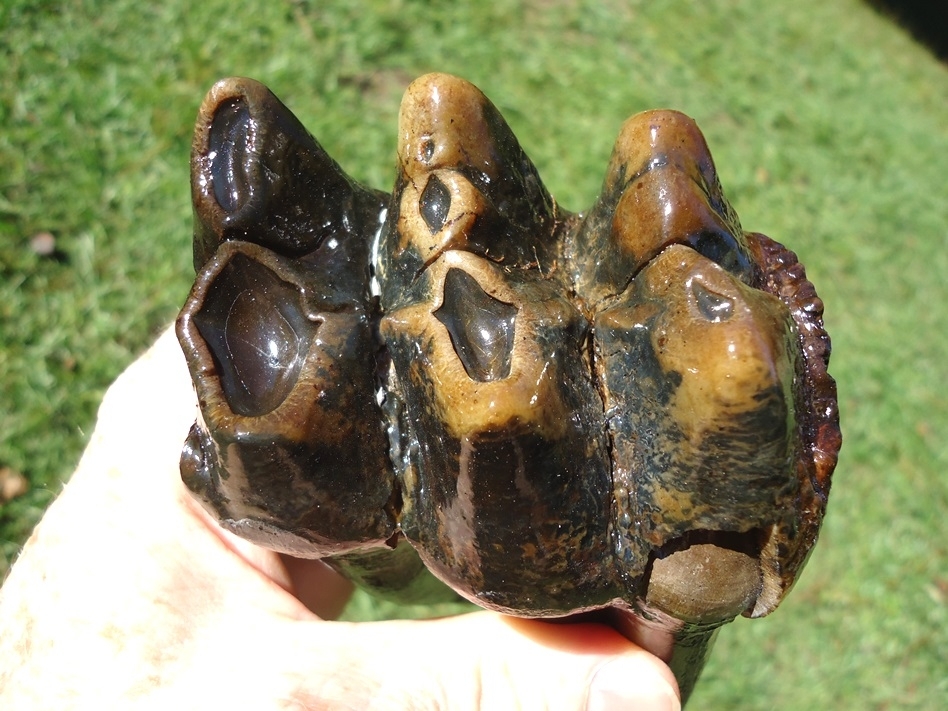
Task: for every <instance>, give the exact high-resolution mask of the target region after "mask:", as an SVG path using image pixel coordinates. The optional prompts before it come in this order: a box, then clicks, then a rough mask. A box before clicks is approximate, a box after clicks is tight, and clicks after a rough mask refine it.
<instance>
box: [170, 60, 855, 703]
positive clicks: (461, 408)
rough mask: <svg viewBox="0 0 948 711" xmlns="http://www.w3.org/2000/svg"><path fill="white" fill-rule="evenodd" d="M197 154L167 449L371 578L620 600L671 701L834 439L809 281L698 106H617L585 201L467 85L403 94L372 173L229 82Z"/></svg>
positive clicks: (231, 495)
mask: <svg viewBox="0 0 948 711" xmlns="http://www.w3.org/2000/svg"><path fill="white" fill-rule="evenodd" d="M191 166H192V170H191V178H192V196H193V201H194V211H195V230H194V262H195V267H196V269H197V271H198V275H197V279H196V281H195V285H194V289H193V290H192V292H191V296H190V297H189V299H188V301H187V303H186V304H185V307H184V309H183V310H182V313H181V316H180V318H179V321H178V334H179V338H180V340H181V343H182V347H183V348H184V351H185V354H186V356H187V359H188V364H189V366H190V368H191V372H192V375H193V378H194V382H195V387H196V389H197V392H198V396H199V402H200V408H201V410H200V414H199V417H198V421H197V422H196V423H195V426H194V427H193V428H192V431H191V434H190V436H189V437H188V440H187V443H186V444H185V447H184V452H183V455H182V467H181V468H182V476H183V477H184V481H185V483H186V484H187V486H188V487H189V488H190V489H191V490H192V492H193V493H194V494H195V496H197V498H198V499H199V500H200V501H201V502H202V503H203V504H204V505H205V507H207V508H208V510H210V511H211V512H212V513H213V514H214V515H215V516H217V517H218V519H219V520H220V521H221V522H222V524H223V525H225V526H227V527H229V528H230V529H232V530H234V531H236V532H238V533H240V534H241V535H244V536H246V537H248V538H250V539H251V540H254V541H256V542H257V543H260V544H263V545H267V546H270V547H272V548H275V549H277V550H281V551H283V552H286V553H291V554H293V555H297V556H305V557H322V558H325V559H326V560H327V561H329V562H330V564H332V565H334V566H336V567H337V568H338V569H339V570H341V571H342V572H343V573H344V574H346V575H348V576H349V577H351V578H352V579H353V580H355V581H356V582H357V583H359V584H360V585H363V586H365V587H366V588H368V589H370V590H373V591H375V592H386V591H388V592H391V591H393V590H395V591H398V593H399V594H400V595H401V596H402V597H403V598H405V597H411V596H416V595H422V594H423V595H431V594H434V595H435V596H437V595H438V594H439V593H438V592H437V588H433V587H432V586H431V585H430V584H429V583H428V582H425V581H426V578H427V577H428V573H427V571H428V570H430V571H431V572H432V573H434V575H435V576H436V577H437V578H438V579H440V580H441V581H443V582H444V583H445V584H446V585H447V586H449V587H450V588H451V589H453V590H454V591H456V592H457V593H458V594H460V595H462V596H464V597H466V598H468V599H469V600H472V601H474V602H476V603H478V604H480V605H482V606H485V607H488V608H492V609H495V610H501V611H503V612H507V613H511V614H515V615H521V616H534V617H551V616H567V615H572V614H576V613H582V612H594V611H600V610H603V611H612V613H614V614H613V617H612V621H613V623H614V624H616V625H617V626H618V627H619V628H620V629H621V630H622V631H623V632H624V633H626V634H627V635H628V636H629V637H631V638H633V639H635V640H636V641H638V642H640V643H641V644H643V645H644V646H646V647H647V648H649V649H651V650H652V651H653V652H655V653H656V654H659V655H660V656H662V657H663V658H665V659H666V660H668V661H670V663H671V665H672V668H673V669H674V671H675V673H676V675H677V676H678V678H679V682H680V684H681V686H682V690H683V693H684V694H685V695H687V693H688V691H689V690H690V688H691V687H692V686H693V684H694V682H695V680H696V678H697V674H698V673H699V672H700V669H701V666H702V665H703V663H704V658H705V657H706V652H707V647H708V645H709V644H710V640H711V638H712V637H713V631H714V630H715V629H716V628H717V627H719V626H720V625H722V624H724V623H726V622H728V621H730V620H731V619H733V618H734V617H735V616H737V615H739V614H744V615H748V616H755V617H756V616H760V615H764V614H767V613H768V612H770V611H771V610H773V609H774V607H776V605H777V604H778V603H779V602H780V600H781V599H782V598H783V596H784V595H786V593H787V591H788V590H789V588H790V587H791V585H792V584H793V582H794V580H795V579H796V577H797V575H798V574H799V572H800V570H801V568H802V566H803V564H804V562H805V561H806V558H807V555H808V553H809V551H810V549H811V548H812V546H813V544H814V543H815V541H816V538H817V534H818V531H819V527H820V523H821V521H822V517H823V513H824V511H825V507H826V500H827V496H828V493H829V486H830V477H831V474H832V471H833V468H834V466H835V464H836V456H837V452H838V450H839V446H840V431H839V418H838V412H837V409H836V390H835V384H834V382H833V380H832V378H831V377H830V376H829V375H828V373H827V364H828V362H829V353H830V342H829V338H828V336H827V335H826V332H825V330H824V329H823V323H822V311H823V305H822V302H820V300H819V298H818V297H817V296H816V292H815V290H814V289H813V286H812V284H810V282H809V281H807V279H806V275H805V273H804V270H803V267H802V266H801V265H800V264H799V263H798V261H797V259H796V256H795V255H794V254H793V253H792V252H790V251H789V250H787V249H786V248H784V247H783V246H781V245H780V244H778V243H777V242H774V241H773V240H770V239H769V238H767V237H764V236H763V235H759V234H755V233H747V232H744V231H743V229H742V227H741V224H740V222H739V220H738V218H737V215H736V213H735V212H734V210H733V209H732V208H731V206H730V205H729V204H728V202H727V200H726V198H725V197H724V193H723V190H722V188H721V185H720V182H719V180H718V176H717V172H716V170H715V166H714V163H713V161H712V159H711V154H710V151H709V150H708V146H707V145H706V143H705V140H704V138H703V136H702V135H701V132H700V131H699V130H698V128H697V126H696V125H695V123H694V121H692V120H691V119H689V118H688V117H686V116H684V115H682V114H680V113H677V112H674V111H650V112H645V113H642V114H638V115H636V116H633V117H632V118H630V119H629V120H628V121H627V122H626V123H625V124H624V125H623V126H622V129H621V131H620V134H619V138H618V140H617V141H616V144H615V148H614V150H613V154H612V158H611V159H610V162H609V165H608V167H607V170H606V176H605V180H604V183H603V188H602V192H601V194H600V196H599V198H598V199H597V200H596V201H595V203H594V204H593V206H592V207H591V208H590V209H589V210H588V211H587V212H585V213H579V214H574V213H571V212H568V211H566V210H564V209H563V208H561V207H560V206H559V205H557V203H556V202H555V201H554V200H553V198H552V197H551V196H550V194H549V193H548V192H547V190H546V188H545V187H544V186H543V183H542V181H541V180H540V177H539V174H538V172H537V169H536V167H535V166H534V165H533V163H532V162H531V161H530V160H529V158H527V156H526V154H525V153H524V151H523V149H522V148H521V146H520V144H519V143H518V142H517V139H516V138H515V137H514V135H513V132H512V131H511V130H510V127H509V126H508V125H507V123H506V122H505V121H504V119H503V117H502V116H501V114H500V112H499V111H498V110H497V108H496V107H495V106H494V105H493V104H491V103H490V101H489V100H488V99H487V98H486V97H485V96H484V95H483V94H482V93H481V92H480V91H479V90H478V89H477V88H476V87H474V86H473V85H471V84H469V83H468V82H465V81H463V80H461V79H457V78H455V77H450V76H447V75H442V74H432V75H427V76H424V77H421V78H420V79H418V80H417V81H415V82H414V83H412V84H411V86H409V87H408V90H407V92H406V94H405V98H404V100H403V103H402V108H401V112H400V116H399V126H398V147H397V170H396V177H395V184H394V188H393V190H392V192H391V193H390V194H383V193H381V192H379V191H377V190H373V189H369V188H366V187H363V186H361V185H359V184H358V183H356V182H355V181H353V180H352V179H351V178H349V177H348V176H347V175H346V174H345V173H344V172H343V171H342V169H341V168H340V167H339V166H338V165H337V164H336V163H335V162H334V161H333V160H332V159H331V158H330V157H329V156H328V155H327V153H326V152H325V151H324V150H323V149H322V147H320V145H319V144H318V143H317V142H316V141H315V140H314V139H313V138H312V137H311V136H310V135H309V134H308V133H307V132H306V130H305V129H304V128H303V126H302V124H301V123H300V122H299V121H298V120H297V119H296V118H295V117H294V116H293V115H292V113H290V111H289V110H288V109H287V108H286V107H285V106H283V104H281V103H280V102H279V100H277V99H276V97H274V96H273V94H271V93H270V92H269V90H267V89H266V88H265V87H263V86H262V85H260V84H258V83H257V82H254V81H252V80H249V79H228V80H224V81H222V82H219V83H218V84H217V85H215V86H214V88H213V89H212V90H211V92H210V93H209V94H208V96H207V98H206V99H205V101H204V103H203V104H202V106H201V109H200V112H199V114H198V121H197V126H196V130H195V138H194V143H193V152H192V163H191ZM442 590H446V588H442ZM429 599H430V598H429Z"/></svg>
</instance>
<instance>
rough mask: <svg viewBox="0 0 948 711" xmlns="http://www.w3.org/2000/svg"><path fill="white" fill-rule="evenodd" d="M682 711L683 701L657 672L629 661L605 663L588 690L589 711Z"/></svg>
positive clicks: (587, 706)
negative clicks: (631, 710)
mask: <svg viewBox="0 0 948 711" xmlns="http://www.w3.org/2000/svg"><path fill="white" fill-rule="evenodd" d="M624 709H642V710H643V711H681V702H679V701H678V696H677V695H676V694H675V691H674V690H673V689H672V688H671V686H670V685H669V683H668V681H666V680H665V678H664V677H662V676H661V675H660V674H659V673H658V672H656V671H655V670H654V669H652V668H649V667H646V666H645V665H643V664H640V663H636V662H635V661H633V660H630V659H615V660H613V661H611V662H606V663H605V664H603V665H602V666H601V667H599V669H598V670H597V671H596V673H595V675H594V676H593V679H592V683H591V684H590V687H589V696H588V697H587V700H586V711H622V710H624Z"/></svg>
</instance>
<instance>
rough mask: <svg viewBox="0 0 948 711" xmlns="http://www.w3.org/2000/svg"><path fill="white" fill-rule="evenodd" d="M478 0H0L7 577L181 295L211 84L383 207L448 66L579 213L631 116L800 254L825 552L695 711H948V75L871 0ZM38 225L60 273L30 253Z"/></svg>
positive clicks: (1, 447) (704, 685) (1, 423)
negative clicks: (680, 134)
mask: <svg viewBox="0 0 948 711" xmlns="http://www.w3.org/2000/svg"><path fill="white" fill-rule="evenodd" d="M483 5H484V6H478V7H476V8H475V7H474V3H470V7H467V6H466V5H465V4H462V3H447V2H431V3H420V2H419V3H413V2H381V1H379V2H366V3H362V4H356V3H344V2H315V1H314V2H305V1H296V2H290V1H286V2H270V3H264V2H258V3H243V2H235V1H234V0H230V1H229V2H221V1H220V0H206V1H205V2H201V3H192V2H191V0H169V1H167V2H162V3H138V2H133V1H132V0H114V1H113V2H92V1H86V2H83V1H80V0H73V1H71V2H69V1H63V2H38V1H36V0H32V1H29V2H27V1H25V0H5V2H4V3H3V5H2V7H0V466H4V465H5V466H8V467H11V468H12V469H14V470H16V471H19V472H22V473H23V474H24V475H25V476H26V477H27V478H28V480H29V483H30V488H29V491H28V492H27V493H26V494H24V495H22V496H19V497H17V498H15V499H13V500H12V501H10V502H8V503H5V504H0V576H2V574H3V572H4V570H5V569H6V567H7V566H8V565H9V563H10V562H11V561H12V559H13V557H14V556H15V554H16V551H17V550H18V547H19V545H20V544H21V543H22V540H23V538H24V537H25V536H26V535H27V534H28V532H29V530H30V529H31V527H32V526H33V525H34V524H35V522H36V521H37V520H38V517H39V516H40V515H41V514H42V511H43V509H44V508H45V506H47V505H48V504H49V502H50V501H51V500H52V499H53V498H54V497H55V496H56V494H57V492H58V491H60V489H61V481H62V480H63V479H64V478H65V477H67V476H68V475H69V473H70V472H71V470H72V468H73V467H74V465H75V462H76V461H77V458H78V455H79V453H80V451H81V448H82V446H83V444H84V442H85V440H86V438H87V437H88V435H89V433H90V432H91V428H92V425H93V422H94V415H95V408H96V406H97V403H98V400H99V399H100V397H101V394H102V392H103V389H104V388H105V387H106V386H107V384H108V383H109V382H110V381H111V380H112V379H113V378H114V377H115V376H116V375H117V374H118V373H119V372H120V371H121V369H122V368H123V367H124V366H125V365H126V364H127V363H128V362H130V361H131V360H132V359H133V358H134V356H135V355H136V354H137V353H139V352H140V351H141V350H142V349H143V348H144V347H145V346H146V345H147V344H148V343H149V342H150V340H151V339H153V338H154V336H155V335H156V334H157V333H158V332H159V331H160V330H161V329H162V327H163V326H164V325H165V324H167V323H169V322H170V321H171V320H172V319H173V317H174V316H175V314H176V312H177V309H178V308H179V307H180V305H181V303H182V302H183V300H184V298H185V296H186V294H187V292H188V289H189V285H190V282H191V279H192V278H193V274H192V271H191V266H190V259H191V257H190V204H189V189H188V165H187V161H188V151H189V141H190V135H191V127H192V122H193V120H194V116H195V112H196V110H197V106H198V104H199V103H200V100H201V98H202V96H203V95H204V93H205V92H206V91H207V89H208V88H209V87H210V86H211V84H212V83H213V82H214V81H215V80H216V79H218V78H220V77H223V76H228V75H246V76H252V77H254V78H257V79H259V80H261V81H263V82H264V83H266V84H268V85H269V86H270V87H271V88H272V89H273V90H274V92H275V93H276V94H277V95H278V96H279V97H280V98H281V99H282V100H283V101H284V102H285V103H286V104H287V105H288V106H289V107H290V108H291V109H292V110H293V111H294V112H295V113H296V114H297V115H298V116H299V117H300V118H301V119H302V121H303V122H304V124H305V125H306V126H307V127H308V128H309V129H310V131H312V132H313V134H314V135H315V136H316V137H317V139H318V140H319V141H320V142H321V143H322V144H323V146H324V147H325V148H326V149H327V150H328V151H329V152H330V154H331V155H332V156H333V157H334V158H335V159H336V160H337V161H339V163H340V164H341V165H342V166H343V168H344V169H345V170H347V171H348V172H349V173H350V174H351V175H353V176H354V177H356V178H357V179H359V180H361V181H363V182H365V183H367V184H369V185H372V186H375V187H380V188H385V189H388V188H389V187H390V186H391V184H392V181H393V179H394V171H393V164H394V150H395V128H396V115H397V110H398V102H399V99H400V97H401V93H402V92H403V90H404V88H405V87H406V86H407V84H408V83H409V82H410V81H411V79H413V78H415V77H416V76H418V75H420V74H422V73H425V72H428V71H435V70H437V71H447V72H451V73H455V74H458V75H460V76H463V77H465V78H467V79H469V80H470V81H472V82H474V83H475V84H477V85H478V86H480V87H481V89H483V90H484V92H485V93H486V94H487V95H488V96H489V97H490V98H491V99H492V100H493V101H494V103H496V104H497V105H498V106H499V108H500V109H501V111H502V112H503V114H504V115H505V117H506V118H507V120H508V121H509V122H510V124H511V126H512V127H513V129H514V131H515V133H516V134H517V135H518V137H519V138H520V140H521V141H522V143H523V145H524V147H525V148H526V150H527V152H528V153H529V155H530V156H531V157H532V158H533V160H534V162H535V163H536V164H537V166H538V168H539V170H540V173H541V175H542V176H543V178H544V180H545V182H546V184H547V187H548V188H549V189H550V190H551V192H552V193H553V194H554V195H555V196H556V197H557V199H558V200H559V201H560V202H561V203H562V204H563V205H564V206H566V207H567V208H569V209H573V210H579V209H584V208H585V207H587V206H588V205H590V203H591V202H592V200H593V198H594V196H595V195H596V193H597V192H598V189H599V185H600V183H601V180H602V176H603V172H604V170H605V166H606V162H607V160H608V157H609V153H610V151H611V148H612V143H613V141H614V139H615V136H616V133H617V131H618V128H619V126H620V125H621V123H622V121H623V120H624V119H625V118H626V117H627V116H629V115H631V114H632V113H634V112H636V111H640V110H643V109H647V108H655V107H669V108H677V109H680V110H682V111H684V112H686V113H688V114H690V115H691V116H693V117H694V118H695V119H696V120H697V121H698V124H699V125H700V126H701V127H702V129H703V131H704V133H705V135H706V137H707V139H708V143H709V144H710V146H711V150H712V153H713V154H714V156H715V160H716V163H717V166H718V170H719V173H720V176H721V180H722V182H723V184H724V187H725V191H726V192H727V194H728V196H729V198H730V199H731V201H732V203H733V204H734V206H735V208H736V209H737V211H738V213H739V214H740V216H741V219H742V222H743V224H744V226H745V228H746V229H749V230H754V231H761V232H764V233H767V234H769V235H770V236H772V237H774V238H775V239H778V240H779V241H782V242H784V243H785V244H787V245H788V246H789V247H791V248H792V249H794V250H795V251H796V252H797V253H798V254H799V255H800V257H801V260H802V261H803V263H804V264H806V265H807V268H808V274H809V276H810V278H811V279H812V281H813V282H814V283H815V284H816V286H817V289H818V290H819V293H820V295H821V296H822V297H823V299H824V301H825V303H826V305H827V311H826V323H827V327H828V329H829V332H830V334H831V335H832V337H833V344H834V354H833V359H832V362H831V368H830V370H831V373H832V374H833V375H834V376H835V377H836V378H837V380H838V383H839V391H840V408H841V412H842V418H843V431H844V447H843V452H842V457H841V461H840V465H839V468H838V470H837V474H836V477H835V483H834V489H833V492H832V496H831V499H830V506H829V513H828V516H827V519H826V522H825V525H824V528H823V535H822V539H821V542H820V545H819V546H818V547H817V549H816V550H815V552H814V554H813V556H812V558H811V560H810V563H809V566H808V568H807V569H806V570H805V571H804V573H803V575H802V578H801V580H800V583H799V584H798V585H797V587H796V589H795V590H794V591H793V593H792V594H791V595H790V596H789V598H788V599H787V601H786V602H785V603H784V604H783V605H782V606H781V607H780V609H779V610H778V611H777V612H775V613H774V614H773V615H772V616H771V617H769V618H765V619H763V620H754V621H750V620H743V619H741V620H738V621H737V622H735V623H734V624H732V625H730V626H729V627H727V628H726V629H725V630H724V631H723V632H722V634H721V636H720V640H719V642H718V646H717V649H716V651H715V653H714V655H713V657H712V660H711V662H710V664H709V665H708V667H707V669H706V671H705V675H704V679H703V681H702V682H701V683H700V684H699V686H698V690H697V692H696V693H695V695H694V697H693V701H692V704H691V706H692V707H693V708H695V709H701V708H709V709H731V708H740V709H823V708H835V709H887V708H899V709H902V708H908V709H916V708H917V709H938V708H942V707H943V705H944V703H945V700H946V699H948V661H946V660H948V476H946V474H945V472H946V469H948V445H946V441H948V438H946V435H948V398H946V386H945V383H946V382H948V71H946V68H945V66H944V65H941V64H939V63H938V62H936V61H935V60H934V59H933V58H932V57H931V56H930V55H929V54H928V53H927V52H926V51H925V50H924V49H922V48H920V47H918V46H917V45H915V44H914V43H913V42H912V41H911V39H910V38H909V37H908V35H907V34H906V33H904V32H902V31H901V30H899V29H898V28H896V27H895V26H893V25H892V24H891V23H889V22H888V21H886V20H885V19H883V18H882V17H880V16H879V15H877V14H875V13H874V12H873V11H872V10H871V9H869V8H868V7H867V6H865V5H863V4H862V3H860V2H857V1H856V0H795V1H794V2H780V3H762V2H758V1H757V0H747V1H742V0H733V1H730V2H717V3H693V2H690V1H688V0H663V1H661V2H645V1H641V2H618V1H613V2H598V3H593V2H588V3H587V2H581V1H579V0H547V1H546V2H540V1H539V0H535V1H534V2H528V3H523V4H521V3H512V2H496V3H491V4H490V6H489V7H486V5H487V4H486V3H485V4H483ZM42 232H49V233H51V234H52V235H54V236H55V238H56V244H57V250H58V251H57V253H56V254H55V255H54V256H53V257H42V256H39V255H37V254H35V253H34V252H33V251H32V250H31V248H30V240H31V237H32V236H34V235H36V234H38V233H42ZM184 434H185V433H182V437H183V436H184ZM89 515H90V516H94V515H95V512H94V511H90V512H89ZM143 525H160V522H144V523H143Z"/></svg>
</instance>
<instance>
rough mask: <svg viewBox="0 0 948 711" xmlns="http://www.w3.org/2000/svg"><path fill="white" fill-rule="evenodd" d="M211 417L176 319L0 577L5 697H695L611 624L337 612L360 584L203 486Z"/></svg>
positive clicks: (117, 389)
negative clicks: (217, 505) (269, 540)
mask: <svg viewBox="0 0 948 711" xmlns="http://www.w3.org/2000/svg"><path fill="white" fill-rule="evenodd" d="M194 416H195V397H194V393H193V390H192V388H191V384H190V378H189V376H188V372H187V368H186V366H185V364H184V359H183V357H182V355H181V353H180V351H179V349H178V345H177V343H176V341H175V339H174V335H173V333H172V332H171V331H170V330H169V331H168V332H166V333H165V334H164V335H162V336H161V338H160V339H159V340H158V342H157V343H156V344H155V346H154V347H153V348H152V349H151V350H150V351H149V352H148V353H146V354H145V355H144V356H143V357H142V358H140V359H139V360H138V361H136V362H135V363H134V364H133V365H132V366H131V367H129V369H128V370H127V371H126V372H125V373H124V374H123V375H122V376H121V377H120V378H119V379H118V380H117V381H116V383H115V384H114V385H113V386H112V387H111V388H110V389H109V391H108V393H107V394H106V396H105V399H104V401H103V403H102V407H101V409H100V410H99V420H98V423H97V425H96V429H95V432H94V434H93V436H92V440H91V442H90V443H89V446H88V448H87V449H86V451H85V453H84V455H83V457H82V460H81V461H80V463H79V467H78V469H77V470H76V473H75V474H74V476H73V478H72V480H71V481H70V482H69V483H68V484H67V485H66V488H65V490H64V491H63V493H62V495H61V496H60V497H59V498H58V499H57V500H56V501H55V502H54V503H53V505H52V506H51V507H50V509H49V511H48V512H47V514H46V516H45V517H44V519H43V521H42V522H41V523H40V525H39V526H38V527H37V529H36V531H35V532H34V534H33V536H32V537H31V539H30V540H29V542H28V543H27V545H26V547H25V549H24V551H23V554H22V556H21V557H20V559H19V560H18V561H17V563H16V565H15V566H14V568H13V571H12V572H11V575H10V577H9V579H8V580H7V581H6V583H5V584H4V585H3V587H2V588H0V660H3V661H2V664H0V708H9V709H25V708H31V709H32V708H54V707H55V708H76V707H80V708H83V707H87V706H89V707H92V706H94V707H96V708H116V707H120V708H129V707H144V708H152V707H154V708H176V709H184V708H201V709H205V708H212V707H213V708H233V709H243V708H247V709H270V708H273V709H276V708H333V709H335V708H357V709H362V708H385V709H390V708H394V709H409V708H411V709H413V708H425V709H458V708H460V709H477V708H485V709H488V708H489V709H511V708H525V709H526V708H529V709H533V708H549V709H607V708H608V709H617V708H636V709H674V708H680V704H679V702H678V696H677V686H676V684H675V681H674V677H673V676H672V674H671V672H670V671H669V670H668V668H667V667H666V666H665V665H664V664H662V663H661V662H660V661H658V660H657V659H656V658H655V657H653V656H651V655H650V654H648V653H647V652H645V651H643V650H641V649H640V648H638V647H636V646H634V645H633V644H631V643H630V642H628V641H626V640H625V639H624V638H623V637H621V636H620V635H619V634H618V633H616V632H614V631H613V630H611V629H609V628H607V627H605V626H600V625H594V624H550V623H547V622H542V621H537V620H518V619H513V618H509V617H505V616H503V615H499V614H496V613H491V612H480V613H474V614H470V615H464V616H461V617H454V618H446V619H439V620H428V621H391V622H372V623H346V622H331V621H327V620H329V619H331V618H332V617H334V616H335V615H337V614H338V613H339V612H340V611H341V609H342V607H343V606H344V605H345V601H346V599H347V598H348V596H349V593H350V592H351V588H350V585H349V583H348V582H346V581H345V580H343V579H342V578H340V577H339V576H338V575H336V574H335V573H334V572H333V571H332V570H330V569H329V568H328V567H327V566H325V565H324V564H323V563H320V562H318V561H301V560H296V559H291V558H288V557H286V556H281V555H279V554H276V553H274V552H272V551H267V550H264V549H261V548H257V547H255V546H253V545H251V544H249V543H247V542H246V541H243V540H241V539H239V538H236V537H234V536H232V535H230V534H228V533H227V532H226V531H224V530H222V529H221V528H219V527H218V526H217V524H216V523H215V522H214V521H213V520H212V519H211V518H210V517H209V516H208V515H207V514H206V513H205V512H204V511H203V509H201V508H200V506H198V505H197V504H195V503H194V502H193V501H192V499H191V497H190V496H189V495H188V493H187V492H186V490H185V488H184V486H183V485H182V483H181V481H180V478H179V476H178V456H179V453H180V449H181V444H182V442H183V440H184V437H185V435H186V434H187V431H188V427H189V426H190V424H191V422H192V421H193V418H194Z"/></svg>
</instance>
